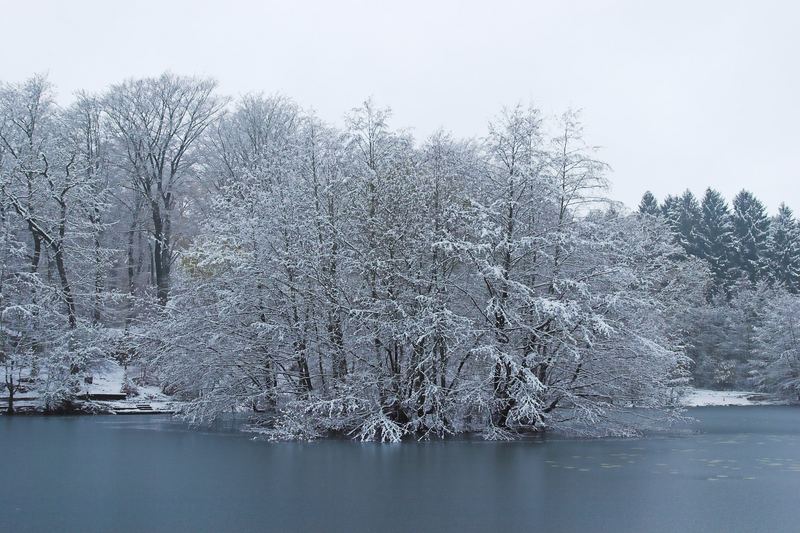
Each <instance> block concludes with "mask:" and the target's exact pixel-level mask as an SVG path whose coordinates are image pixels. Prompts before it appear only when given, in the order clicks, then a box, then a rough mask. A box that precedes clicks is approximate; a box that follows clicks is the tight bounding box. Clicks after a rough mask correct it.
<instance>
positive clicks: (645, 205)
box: [639, 191, 661, 216]
mask: <svg viewBox="0 0 800 533" xmlns="http://www.w3.org/2000/svg"><path fill="white" fill-rule="evenodd" d="M639 213H641V214H643V215H653V216H657V215H660V214H661V209H660V208H659V206H658V200H656V197H655V196H653V193H651V192H650V191H647V192H645V193H644V195H643V196H642V201H641V202H639Z"/></svg>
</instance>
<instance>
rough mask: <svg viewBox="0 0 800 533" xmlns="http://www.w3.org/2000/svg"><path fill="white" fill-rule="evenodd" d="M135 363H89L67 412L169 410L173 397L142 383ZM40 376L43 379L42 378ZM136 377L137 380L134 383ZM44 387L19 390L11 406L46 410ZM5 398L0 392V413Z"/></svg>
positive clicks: (21, 410) (174, 405)
mask: <svg viewBox="0 0 800 533" xmlns="http://www.w3.org/2000/svg"><path fill="white" fill-rule="evenodd" d="M133 376H140V377H141V371H140V370H139V369H138V368H137V367H129V368H128V370H127V371H126V370H125V369H124V368H123V367H122V366H121V365H119V364H117V363H116V362H113V361H102V362H99V363H96V364H95V365H93V366H92V367H90V368H89V369H88V370H87V372H86V373H85V378H89V379H84V380H83V381H82V383H81V386H80V391H79V392H78V393H77V395H76V397H75V399H74V400H73V401H72V405H71V407H70V409H69V412H75V413H92V414H99V413H106V414H134V413H139V414H154V413H172V412H174V411H175V409H176V408H177V406H178V403H180V402H175V401H174V400H173V398H172V397H170V396H168V395H166V394H164V393H163V392H162V391H161V389H160V388H159V387H158V386H155V385H146V384H143V382H144V381H146V380H142V379H132V377H133ZM40 378H41V379H42V380H46V379H45V378H42V377H41V376H40ZM135 381H138V383H135ZM42 392H43V391H41V390H39V389H38V388H37V387H35V386H33V387H31V388H30V389H28V390H26V391H25V392H21V393H18V394H17V395H15V399H14V410H15V411H16V412H17V413H19V414H25V413H44V414H46V413H45V405H44V400H43V399H42V396H43V394H42ZM7 402H8V398H7V397H6V396H5V395H0V414H3V413H5V410H6V406H7Z"/></svg>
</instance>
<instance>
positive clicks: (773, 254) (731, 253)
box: [639, 188, 800, 297]
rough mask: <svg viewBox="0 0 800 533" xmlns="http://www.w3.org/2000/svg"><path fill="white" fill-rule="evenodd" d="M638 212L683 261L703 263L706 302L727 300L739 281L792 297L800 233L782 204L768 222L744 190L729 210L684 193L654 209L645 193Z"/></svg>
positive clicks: (712, 197) (715, 195)
mask: <svg viewBox="0 0 800 533" xmlns="http://www.w3.org/2000/svg"><path fill="white" fill-rule="evenodd" d="M639 212H640V213H642V214H647V215H651V216H656V217H660V218H662V219H663V220H664V221H665V222H666V223H667V224H668V226H669V227H670V229H671V231H672V233H673V235H674V237H675V242H677V243H678V244H680V246H681V248H683V250H684V253H685V254H686V255H689V256H692V257H697V258H700V259H702V260H704V261H705V262H706V263H708V266H709V269H710V271H711V274H712V279H713V284H712V286H711V287H710V291H709V297H712V296H714V295H716V294H720V293H721V294H726V295H730V293H731V292H732V291H735V288H736V287H737V286H738V285H739V284H740V283H741V282H743V281H748V282H750V283H751V284H756V283H759V282H764V283H767V284H769V285H777V286H779V287H782V288H784V289H786V290H787V291H789V292H790V293H792V294H796V293H797V292H798V290H800V228H798V225H797V221H796V220H795V217H794V213H793V212H792V210H791V209H790V208H789V207H788V206H787V205H786V204H783V203H782V204H781V205H780V207H779V208H778V212H777V213H776V214H775V215H774V216H769V214H768V213H767V210H766V209H765V207H764V204H763V203H761V201H760V200H758V198H756V197H755V196H754V195H753V194H752V193H751V192H749V191H745V190H743V191H741V192H739V193H738V194H737V195H736V197H735V198H734V199H733V202H732V207H729V206H728V203H727V202H726V201H725V199H724V198H723V196H722V195H721V194H720V193H719V192H718V191H716V190H714V189H711V188H708V189H706V191H705V194H704V195H703V197H702V199H700V200H699V201H698V200H697V198H696V197H695V196H694V194H693V193H692V192H691V191H689V190H687V191H685V192H684V193H683V194H681V195H680V196H673V195H669V196H667V197H666V198H665V199H664V200H663V202H662V203H661V204H660V205H659V203H658V201H657V200H656V198H655V197H654V196H653V194H652V193H650V192H649V191H648V192H646V193H645V194H644V196H643V197H642V200H641V202H640V203H639Z"/></svg>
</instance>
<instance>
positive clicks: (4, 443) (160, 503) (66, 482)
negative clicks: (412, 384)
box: [0, 407, 800, 533]
mask: <svg viewBox="0 0 800 533" xmlns="http://www.w3.org/2000/svg"><path fill="white" fill-rule="evenodd" d="M690 414H691V415H692V416H695V417H697V418H698V419H699V423H698V424H697V425H696V426H695V429H696V431H697V433H696V434H692V433H687V434H684V435H673V436H659V437H649V438H646V439H636V440H600V441H579V440H556V439H549V440H547V441H546V442H524V443H523V442H515V443H502V444H498V443H486V442H481V441H450V442H444V443H443V442H426V443H405V444H401V445H378V444H358V443H353V442H348V441H321V442H315V443H310V444H296V443H291V444H267V443H265V442H258V441H253V440H251V439H249V438H248V437H247V436H243V435H241V434H231V433H225V432H214V433H212V432H198V431H193V430H187V429H185V428H184V427H183V426H182V425H181V424H178V423H176V422H173V421H170V420H167V419H164V418H159V417H145V416H135V417H122V416H119V417H111V416H98V417H74V418H42V417H18V418H14V419H10V418H7V417H0V531H1V532H4V533H5V532H19V531H76V532H84V531H86V532H90V531H102V532H111V531H131V532H134V531H135V532H144V531H171V532H173V531H375V532H380V531H413V532H418V531H437V532H438V531H542V532H548V533H550V532H559V531H609V532H628V531H630V532H647V531H664V532H675V531H702V532H716V531H719V532H737V531H743V532H757V531H764V532H781V531H787V532H798V531H800V409H798V408H792V407H709V408H699V409H693V410H691V413H690Z"/></svg>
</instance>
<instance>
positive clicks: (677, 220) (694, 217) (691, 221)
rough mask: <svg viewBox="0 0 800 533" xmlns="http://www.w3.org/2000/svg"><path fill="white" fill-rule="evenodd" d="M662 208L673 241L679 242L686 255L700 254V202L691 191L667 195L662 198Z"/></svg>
mask: <svg viewBox="0 0 800 533" xmlns="http://www.w3.org/2000/svg"><path fill="white" fill-rule="evenodd" d="M662 210H663V211H664V214H665V216H666V218H667V223H668V224H669V227H670V229H671V230H672V234H673V236H674V238H675V242H676V243H677V244H680V245H681V247H682V248H683V249H684V251H685V252H686V254H687V255H690V256H696V257H698V256H699V255H700V250H699V241H698V235H697V227H698V225H699V223H700V217H701V212H700V204H699V203H698V201H697V198H695V196H694V194H692V191H690V190H689V189H686V191H685V192H684V193H683V194H682V195H681V196H678V197H675V196H668V197H667V198H666V199H665V200H664V204H663V206H662Z"/></svg>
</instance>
